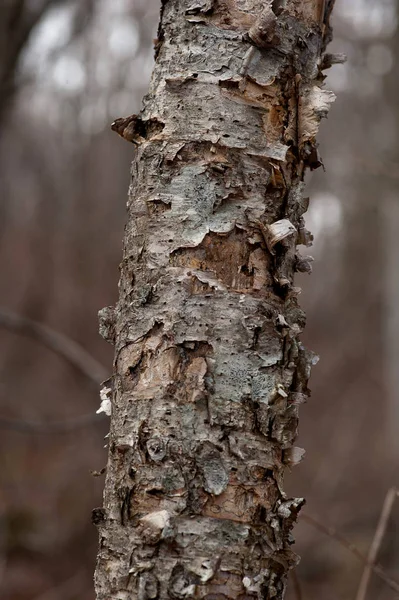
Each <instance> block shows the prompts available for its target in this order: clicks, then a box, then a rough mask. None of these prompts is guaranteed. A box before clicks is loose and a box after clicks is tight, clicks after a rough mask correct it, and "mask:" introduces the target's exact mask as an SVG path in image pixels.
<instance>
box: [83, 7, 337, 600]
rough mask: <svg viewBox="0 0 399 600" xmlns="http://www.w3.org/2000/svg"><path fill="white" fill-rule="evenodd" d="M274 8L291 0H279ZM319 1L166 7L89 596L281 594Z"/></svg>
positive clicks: (136, 131)
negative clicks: (93, 592)
mask: <svg viewBox="0 0 399 600" xmlns="http://www.w3.org/2000/svg"><path fill="white" fill-rule="evenodd" d="M285 4H286V6H285ZM332 4H333V2H331V1H330V2H329V1H328V0H327V2H324V1H323V0H313V1H305V0H296V1H295V0H291V1H290V2H287V3H284V2H278V1H277V2H276V1H274V2H272V3H271V2H270V3H265V2H260V1H256V0H253V1H252V2H247V3H245V4H244V3H242V2H238V1H237V2H228V3H227V2H223V1H220V0H218V1H212V0H193V1H192V2H187V1H185V0H169V1H166V2H163V9H162V18H161V24H160V28H159V32H158V41H157V48H156V55H157V61H156V66H155V69H154V73H153V77H152V82H151V86H150V91H149V94H148V95H147V96H146V97H145V100H144V108H143V110H142V112H141V114H140V116H138V117H132V118H131V119H128V120H127V121H126V120H118V121H117V122H116V123H115V125H114V128H115V129H116V130H117V131H118V132H119V133H121V134H122V135H124V137H127V138H129V139H133V140H134V141H135V142H136V144H137V152H136V156H135V160H134V162H133V181H132V184H131V189H130V195H129V202H128V211H129V219H128V223H127V227H126V233H125V240H124V258H123V261H122V265H121V279H120V296H119V302H118V304H117V306H116V308H115V309H113V308H107V309H103V311H101V313H100V329H101V332H102V334H103V335H104V337H106V338H107V339H109V340H110V341H115V344H116V351H115V370H114V376H113V379H112V385H111V386H110V387H109V388H108V387H106V388H105V390H104V394H109V395H111V396H112V418H111V432H110V439H109V460H108V467H107V479H106V486H105V495H104V508H103V509H96V510H95V511H94V515H93V516H94V521H95V522H96V523H97V524H98V525H99V528H100V549H99V555H98V564H97V571H96V589H97V595H98V599H99V600H105V599H106V600H111V599H115V600H116V599H118V600H122V599H123V598H133V597H134V598H140V599H145V598H161V599H163V598H191V597H194V596H195V597H199V598H239V597H240V598H242V599H244V598H250V597H251V598H265V599H267V598H276V599H278V598H282V597H283V595H284V590H285V586H286V576H287V573H288V570H289V569H290V568H291V567H292V566H293V565H295V564H296V556H295V554H294V553H293V552H292V551H291V549H290V544H292V538H291V536H290V531H291V528H292V526H293V523H294V522H295V519H296V516H297V513H298V510H299V509H300V507H301V505H302V503H303V500H302V499H301V498H291V499H287V497H286V496H285V494H284V491H283V488H282V485H283V476H284V472H285V471H286V469H287V467H290V466H292V465H294V464H295V463H296V462H298V460H299V458H300V455H301V451H300V449H297V448H294V447H293V443H294V440H295V438H296V434H297V420H298V406H299V405H300V404H301V403H302V402H303V401H304V400H305V399H306V396H307V393H308V389H307V380H308V376H309V372H310V366H311V364H312V362H314V356H313V355H312V353H310V352H307V351H306V350H305V349H304V348H303V346H302V345H301V343H300V342H299V339H298V336H299V335H300V333H301V331H302V329H303V326H304V322H305V318H304V314H303V312H302V311H301V309H300V308H299V306H298V303H297V295H298V293H299V290H298V288H295V287H293V275H294V271H295V270H300V271H304V270H309V268H310V267H309V262H308V261H307V260H306V257H305V258H303V257H301V256H299V255H298V253H297V251H296V246H297V244H305V245H309V243H310V234H309V232H307V231H306V229H305V228H304V223H303V218H302V215H303V213H304V212H305V210H306V208H307V201H306V199H305V198H303V188H304V183H303V179H304V173H305V170H306V167H307V166H310V167H311V168H316V167H317V166H319V165H320V162H319V160H318V157H317V150H316V140H315V137H316V134H317V130H318V125H319V121H320V119H321V117H323V116H326V114H327V111H328V108H329V104H330V103H331V102H332V100H333V99H334V96H333V94H332V93H331V92H328V91H326V90H323V89H322V88H321V87H320V86H321V84H322V81H323V75H322V69H323V68H324V67H326V66H328V65H329V64H331V61H332V60H334V58H333V59H331V57H328V56H327V57H326V56H324V58H323V57H322V53H323V51H324V49H325V45H326V43H327V42H328V41H329V38H330V30H329V26H328V18H329V15H330V12H331V9H332Z"/></svg>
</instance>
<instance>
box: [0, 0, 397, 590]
mask: <svg viewBox="0 0 399 600" xmlns="http://www.w3.org/2000/svg"><path fill="white" fill-rule="evenodd" d="M158 16H159V0H1V2H0V171H1V177H0V198H1V201H0V248H1V252H0V277H1V279H0V280H1V290H0V296H1V297H0V304H1V305H2V309H1V313H0V332H1V335H0V353H1V354H0V596H1V598H3V599H4V600H78V599H79V600H93V598H94V592H93V584H92V573H93V570H94V563H95V555H96V549H97V531H96V528H95V527H94V526H93V525H92V524H91V522H90V513H91V509H92V508H94V507H96V506H101V502H102V501H101V493H102V487H103V477H102V476H98V477H93V476H92V474H91V473H90V472H91V471H93V470H97V471H100V470H101V468H102V467H103V466H104V465H105V462H106V450H104V444H105V443H106V441H104V436H105V435H106V433H107V430H108V422H107V420H106V419H104V418H101V417H100V416H97V417H96V416H95V411H96V409H97V408H98V406H99V396H98V386H96V385H93V382H92V381H90V380H89V379H88V378H87V377H85V376H84V375H83V374H82V373H81V372H79V370H77V369H76V368H73V366H71V365H70V364H68V362H67V361H65V360H63V359H62V358H61V357H60V356H59V355H58V354H57V353H54V352H52V351H50V350H49V349H48V348H46V347H45V346H44V345H43V344H39V343H38V342H37V340H36V341H35V340H34V339H32V338H31V337H28V336H26V335H21V334H20V333H17V332H16V331H13V330H12V329H9V328H7V327H5V326H6V325H7V323H8V325H9V326H10V323H9V319H10V317H9V316H8V317H7V314H6V313H5V311H13V312H14V313H17V314H18V315H20V316H23V317H26V318H29V319H32V320H34V321H37V322H39V323H41V324H43V325H47V326H48V327H51V328H53V329H54V330H56V331H57V332H60V333H63V334H64V335H66V336H68V337H69V338H71V339H72V340H74V341H75V342H77V343H79V344H80V345H81V346H82V347H83V348H84V349H85V350H86V351H87V352H88V353H89V354H90V355H91V356H92V357H93V358H94V359H96V360H97V361H98V362H99V363H100V364H101V365H103V371H104V373H105V375H107V374H111V368H112V347H111V346H108V345H107V344H106V342H105V341H103V340H102V339H101V338H100V337H99V335H98V333H97V329H98V325H97V312H98V310H99V309H100V308H102V307H103V306H106V305H110V304H113V303H115V301H116V299H117V282H118V263H119V261H120V259H121V255H122V254H121V252H122V251H121V245H122V237H123V228H124V221H125V204H126V197H127V188H128V185H129V179H130V176H129V165H130V162H131V160H132V157H133V153H134V146H133V145H128V144H127V143H125V142H123V141H122V140H121V139H120V138H118V137H117V136H115V134H113V133H112V132H111V131H110V128H109V124H110V123H111V122H112V121H113V120H114V119H115V118H117V117H120V116H126V115H129V114H131V113H133V112H137V111H138V110H139V109H140V102H141V98H142V96H143V95H144V94H145V92H146V89H147V85H148V81H149V77H150V74H151V70H152V64H153V48H152V46H153V39H154V38H155V37H156V29H157V22H158ZM398 17H399V7H398V6H397V2H396V1H395V0H379V2H375V1H374V0H337V2H336V8H335V14H334V18H333V24H334V42H333V44H332V45H331V47H330V50H331V51H337V52H344V53H345V54H347V56H348V61H347V63H346V64H345V65H338V66H334V67H333V68H332V69H330V70H329V71H328V72H327V74H328V79H327V87H328V89H332V90H333V91H334V92H335V93H336V94H337V100H336V102H335V104H334V105H333V107H332V110H331V111H330V117H329V120H328V121H327V122H324V123H322V127H321V136H320V142H321V144H320V150H321V155H322V158H323V160H324V163H325V165H326V173H323V170H322V169H319V170H317V171H316V172H314V173H312V174H310V175H309V177H308V183H309V185H308V192H309V195H310V196H311V208H310V210H309V213H308V218H307V223H308V226H309V228H310V229H311V230H312V231H313V233H314V235H315V243H314V247H313V249H312V250H313V251H312V252H311V253H312V254H313V255H314V257H315V263H314V272H313V274H312V276H311V277H310V278H309V277H308V276H301V277H300V281H299V285H301V286H302V288H303V293H302V305H303V307H304V308H305V309H306V312H307V314H308V326H307V330H306V334H305V335H304V342H305V343H306V345H307V346H308V347H309V348H311V349H313V350H314V351H315V352H317V354H319V355H320V356H321V361H320V363H319V364H318V366H317V367H316V368H315V369H314V371H313V374H312V381H311V388H312V392H313V393H312V398H311V401H310V402H309V403H308V404H307V405H306V406H305V407H303V408H302V410H301V425H300V436H299V440H298V444H299V445H300V446H302V447H304V448H305V449H306V457H305V460H304V461H303V462H302V463H301V464H300V465H299V466H297V467H296V468H295V469H294V470H293V472H292V474H291V475H290V476H289V477H288V479H287V491H288V492H289V493H290V494H292V495H295V496H305V497H306V498H307V505H306V507H305V509H304V514H308V515H310V516H314V517H316V518H318V519H319V520H320V521H321V522H322V523H324V524H329V525H332V526H334V527H336V528H337V529H338V530H339V531H340V532H342V533H343V534H344V535H345V536H346V537H347V538H349V539H350V540H351V541H352V542H353V543H354V544H355V545H356V546H357V547H358V548H359V550H361V551H362V552H363V553H366V554H367V551H368V547H369V545H370V542H371V540H372V537H373V534H374V530H375V527H376V524H377V522H378V518H379V513H380V510H381V505H382V503H383V500H384V497H385V493H386V491H387V489H388V488H389V487H390V486H395V485H398V463H399V455H398V450H399V198H398V185H399V28H398ZM31 333H32V332H31ZM85 360H86V359H85ZM89 366H90V365H89ZM93 369H94V370H95V365H94V366H93ZM97 375H99V373H98V372H97ZM97 375H96V376H97ZM88 414H89V415H92V416H91V417H89V419H86V415H88ZM60 421H62V422H63V423H64V424H66V425H65V427H64V426H59V425H57V423H59V422H60ZM40 424H44V426H42V425H40ZM68 424H69V425H68ZM398 504H399V503H398ZM398 504H397V505H396V508H395V509H394V510H393V512H392V514H391V517H390V521H389V526H388V531H387V533H386V535H385V537H384V540H383V544H382V546H381V550H380V553H379V557H378V560H379V562H381V563H382V564H383V566H384V568H385V569H386V570H387V572H389V573H390V575H391V576H392V577H396V579H398V578H399V537H398V535H397V533H396V530H397V527H398V524H399V505H398ZM295 537H296V539H297V543H296V546H295V548H296V550H297V552H298V553H299V554H300V555H301V556H302V560H301V563H300V566H299V568H298V570H297V574H298V579H299V581H300V585H301V588H302V598H303V600H316V599H319V598H323V600H330V599H331V600H336V599H345V600H347V599H350V598H354V596H355V594H356V589H357V586H358V582H359V578H360V575H361V572H362V569H363V565H362V564H361V563H360V562H359V561H357V560H356V558H355V557H353V556H352V555H351V554H350V553H349V552H348V550H347V549H346V548H345V547H344V546H342V545H340V544H338V543H337V541H336V540H334V539H332V538H329V537H328V536H324V535H323V534H322V533H321V532H319V531H317V530H315V529H314V528H312V527H311V526H310V525H309V523H308V522H305V521H304V520H303V519H302V521H301V520H300V524H299V525H298V526H297V528H296V531H295ZM393 597H394V593H393V591H392V590H390V589H389V588H388V587H387V586H386V585H385V584H384V583H383V582H381V581H380V580H379V579H378V578H376V577H375V576H373V578H372V584H371V586H370V587H369V590H368V595H367V598H368V599H374V600H382V599H389V598H393ZM294 598H298V595H295V592H294V586H293V585H292V582H291V586H290V589H289V593H288V599H289V600H293V599H294Z"/></svg>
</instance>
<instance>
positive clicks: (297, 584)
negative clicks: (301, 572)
mask: <svg viewBox="0 0 399 600" xmlns="http://www.w3.org/2000/svg"><path fill="white" fill-rule="evenodd" d="M290 573H291V579H292V584H293V588H294V593H295V598H296V600H302V590H301V583H300V581H299V577H298V572H297V570H296V569H292V571H291V572H290Z"/></svg>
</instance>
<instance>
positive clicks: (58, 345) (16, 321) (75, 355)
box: [0, 308, 108, 388]
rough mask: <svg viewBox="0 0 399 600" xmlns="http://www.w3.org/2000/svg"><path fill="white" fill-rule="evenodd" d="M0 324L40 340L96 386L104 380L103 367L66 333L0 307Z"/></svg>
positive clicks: (104, 371)
mask: <svg viewBox="0 0 399 600" xmlns="http://www.w3.org/2000/svg"><path fill="white" fill-rule="evenodd" d="M0 325H1V326H2V327H5V328H7V329H9V330H11V331H14V332H17V333H21V334H22V335H26V336H28V337H31V338H33V339H34V340H36V341H37V342H40V343H41V344H43V345H44V346H46V347H47V348H49V349H50V350H52V351H53V352H55V353H56V354H58V355H59V356H62V358H64V359H65V360H66V361H67V362H69V364H71V365H72V366H73V367H75V369H77V370H78V371H80V372H81V373H82V374H83V375H85V376H86V377H87V378H88V379H89V380H90V381H91V382H92V383H93V384H94V386H95V387H96V388H98V384H99V383H101V381H104V380H105V379H106V378H107V376H108V373H107V371H106V370H105V369H104V367H103V366H102V365H101V364H100V363H99V362H98V361H97V360H96V359H95V358H93V357H92V356H91V354H89V353H88V352H86V350H84V349H83V348H82V346H80V345H79V344H77V343H76V342H74V341H73V340H71V339H70V338H69V337H67V336H66V335H63V334H62V333H59V332H58V331H54V329H51V328H50V327H47V325H42V324H41V323H37V322H36V321H32V320H31V319H27V318H26V317H21V316H20V315H17V314H15V313H12V312H9V311H7V310H5V309H3V308H0Z"/></svg>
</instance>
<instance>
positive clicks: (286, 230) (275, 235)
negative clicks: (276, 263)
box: [266, 219, 296, 254]
mask: <svg viewBox="0 0 399 600" xmlns="http://www.w3.org/2000/svg"><path fill="white" fill-rule="evenodd" d="M266 230H267V233H268V243H267V247H268V248H269V251H270V252H271V254H275V250H274V246H275V245H276V244H278V243H279V242H282V241H283V240H285V239H286V238H288V237H291V236H292V235H294V234H295V233H296V229H295V227H294V225H293V224H292V223H291V221H290V220H289V219H280V221H275V222H274V223H272V224H271V225H266Z"/></svg>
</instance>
